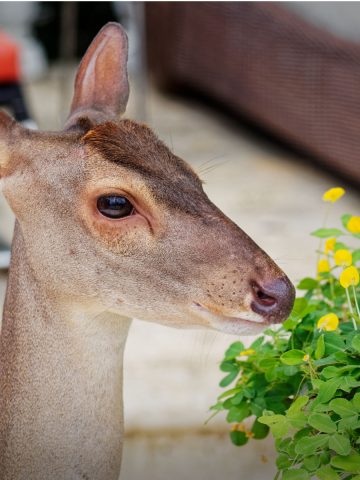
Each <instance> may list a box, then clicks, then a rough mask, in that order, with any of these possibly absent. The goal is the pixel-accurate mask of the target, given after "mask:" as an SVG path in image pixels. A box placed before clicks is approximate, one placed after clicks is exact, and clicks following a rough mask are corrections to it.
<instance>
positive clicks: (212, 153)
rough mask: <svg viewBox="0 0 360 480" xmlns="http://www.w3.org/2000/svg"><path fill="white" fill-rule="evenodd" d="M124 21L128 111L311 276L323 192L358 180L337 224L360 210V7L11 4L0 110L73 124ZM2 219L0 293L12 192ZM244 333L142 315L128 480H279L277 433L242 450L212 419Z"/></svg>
mask: <svg viewBox="0 0 360 480" xmlns="http://www.w3.org/2000/svg"><path fill="white" fill-rule="evenodd" d="M111 20H115V21H120V22H121V23H122V24H123V25H124V27H125V28H126V30H127V32H128V35H129V42H130V55H129V71H130V80H131V82H130V83H131V96H130V102H129V107H128V110H127V113H126V116H128V117H131V118H133V119H137V120H140V121H145V122H146V123H148V124H149V125H150V126H151V127H152V128H153V129H154V130H155V131H156V132H157V133H158V135H159V136H160V137H161V138H162V139H163V140H164V141H165V142H166V143H167V144H168V145H169V146H170V147H171V148H172V150H173V151H174V152H176V154H178V155H179V156H181V157H183V158H184V159H185V160H187V161H188V162H190V163H191V164H192V165H193V167H194V168H195V170H196V171H197V172H198V173H199V175H200V176H201V177H202V179H203V180H204V181H205V189H206V191H207V193H208V195H209V196H210V198H211V199H212V200H213V201H214V202H215V203H216V204H217V205H218V206H219V207H220V208H221V209H222V210H223V211H224V212H225V213H226V214H227V215H228V216H230V217H231V218H232V219H233V220H234V221H235V222H236V223H238V224H239V225H240V226H241V227H242V228H243V229H244V230H245V231H246V232H247V233H248V234H249V235H250V236H251V237H253V238H254V240H255V241H256V242H257V243H258V244H259V245H260V246H261V247H262V248H264V249H265V250H266V251H267V252H268V253H269V254H270V255H271V256H272V257H273V258H274V259H275V260H276V261H277V263H278V264H279V265H280V266H281V267H282V268H283V269H284V270H285V271H286V272H287V273H288V275H289V276H290V278H291V279H292V280H293V281H294V282H296V281H297V279H299V278H301V277H302V276H306V275H309V274H310V275H311V274H312V273H313V271H314V268H315V262H316V258H315V249H316V247H317V242H316V240H315V239H314V238H312V237H310V236H309V235H308V233H309V232H311V231H313V230H315V229H316V228H318V227H319V226H320V224H321V223H322V219H323V213H324V212H323V206H322V202H321V195H322V193H323V191H325V190H326V189H328V188H330V187H332V186H343V187H345V189H346V190H347V195H346V196H345V197H344V198H343V199H342V200H341V201H340V203H339V204H336V205H335V206H334V216H333V219H334V222H333V223H334V224H335V222H337V221H338V220H337V214H339V215H340V214H341V213H352V214H353V215H359V211H360V195H359V184H360V135H359V133H360V32H359V28H358V25H359V20H360V3H359V2H211V3H210V2H209V3H208V2H197V3H192V2H179V3H178V2H174V3H173V2H149V3H146V2H145V3H143V2H14V3H12V2H0V105H1V106H2V107H4V108H6V109H7V110H8V111H10V112H11V113H12V114H13V115H14V116H15V118H16V119H17V120H18V121H20V122H22V123H23V124H24V125H26V126H27V127H29V128H36V127H38V128H40V129H46V130H58V129H61V127H62V125H63V123H64V120H65V118H66V116H67V112H68V108H69V105H70V102H71V95H72V88H73V81H74V75H75V72H76V65H77V63H78V61H79V59H80V57H81V55H82V54H83V53H84V51H85V49H86V47H87V46H88V45H89V43H90V41H91V39H92V38H93V37H94V36H95V34H96V33H97V31H98V30H99V29H100V28H101V27H102V26H103V25H104V24H105V23H106V22H107V21H111ZM329 223H331V221H330V222H329ZM0 225H1V228H0V245H1V247H0V268H1V269H2V270H1V273H0V302H1V303H2V301H3V296H4V292H5V288H6V266H7V263H8V257H9V254H8V246H9V244H10V242H11V236H12V228H13V217H12V214H11V212H10V211H9V209H8V208H7V207H6V205H5V202H4V199H3V198H0ZM336 225H337V223H336ZM336 225H334V226H336ZM64 261H66V259H64ZM233 340H236V339H234V338H233V337H229V336H226V335H224V334H220V333H216V332H194V331H189V332H187V331H178V330H171V329H168V328H165V327H160V326H157V325H156V324H150V323H144V322H140V321H135V322H134V324H133V327H132V329H131V333H130V337H129V341H128V345H127V350H126V356H125V418H126V443H125V449H124V463H123V469H122V475H121V478H122V479H123V480H125V479H126V480H135V479H136V480H137V479H140V478H145V477H146V478H152V479H157V480H162V479H165V478H166V479H167V478H169V477H170V476H171V478H172V479H173V480H178V479H182V478H196V479H197V480H202V479H206V480H215V479H219V478H224V477H226V478H227V479H228V480H232V479H234V480H235V479H239V478H240V477H241V478H247V479H248V480H260V479H261V480H262V479H267V478H269V479H270V478H272V476H273V472H274V468H273V462H274V453H273V449H272V440H271V439H269V440H266V441H261V442H260V441H253V442H250V444H248V445H247V446H246V447H242V448H241V449H236V447H233V446H232V445H231V444H230V441H229V439H228V425H227V424H226V423H225V420H224V418H221V415H219V416H218V417H217V418H215V419H214V420H213V421H211V422H210V423H209V424H208V425H204V422H205V420H206V419H207V418H208V416H209V412H208V408H209V406H210V405H211V404H213V403H215V399H216V396H217V395H218V394H219V393H220V391H219V388H218V386H217V385H218V382H219V380H220V379H221V374H220V372H219V371H218V364H219V362H220V360H221V358H222V355H223V352H224V350H225V348H226V347H227V346H228V344H229V343H230V342H231V341H233ZM250 341H251V339H246V342H250ZM240 472H241V473H240Z"/></svg>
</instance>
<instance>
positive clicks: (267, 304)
mask: <svg viewBox="0 0 360 480" xmlns="http://www.w3.org/2000/svg"><path fill="white" fill-rule="evenodd" d="M251 286H252V292H253V300H252V302H251V309H252V310H253V311H254V312H255V313H258V314H260V315H262V316H264V317H265V318H266V319H267V320H268V321H269V322H271V323H280V322H281V321H283V320H285V319H286V318H287V317H288V315H289V313H290V312H291V309H292V306H293V303H294V299H295V289H294V287H293V285H292V283H291V282H290V280H289V279H288V278H287V277H281V278H277V279H276V280H273V281H272V282H269V283H264V284H260V283H259V282H252V285H251Z"/></svg>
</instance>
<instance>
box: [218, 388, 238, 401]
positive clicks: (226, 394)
mask: <svg viewBox="0 0 360 480" xmlns="http://www.w3.org/2000/svg"><path fill="white" fill-rule="evenodd" d="M239 391H240V388H239V387H237V388H231V389H230V390H226V392H224V393H222V394H221V395H219V396H218V400H222V399H223V398H227V397H231V395H235V394H236V393H238V392H239Z"/></svg>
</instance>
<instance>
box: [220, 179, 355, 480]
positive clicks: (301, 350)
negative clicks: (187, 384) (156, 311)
mask: <svg viewBox="0 0 360 480" xmlns="http://www.w3.org/2000/svg"><path fill="white" fill-rule="evenodd" d="M343 193H344V190H343V189H341V188H334V189H330V190H329V191H328V192H326V193H325V194H324V196H323V199H324V200H325V201H327V202H330V204H331V203H334V202H335V201H337V200H338V199H339V198H340V197H341V196H342V195H343ZM342 224H343V228H341V229H338V228H325V227H324V228H321V229H319V230H316V231H315V232H313V234H312V235H314V236H315V237H318V238H319V239H320V246H319V250H318V268H317V274H316V275H315V277H314V278H313V277H307V278H304V279H303V280H301V281H300V283H299V284H298V285H297V288H298V290H300V291H303V292H304V295H303V296H302V297H300V298H297V299H296V301H295V304H294V308H293V310H292V313H291V315H290V317H289V318H288V319H287V320H286V321H285V322H284V323H283V324H282V325H281V326H275V327H274V328H269V329H267V330H266V331H265V332H264V335H263V336H261V337H259V338H257V339H256V340H255V341H254V342H253V343H252V344H251V345H250V347H249V348H245V346H244V345H243V343H242V342H240V341H237V342H235V343H233V344H232V345H230V347H229V348H228V350H227V351H226V353H225V358H224V359H223V361H222V363H221V365H220V369H221V370H222V371H223V372H226V376H225V377H224V378H223V379H222V381H221V382H220V386H221V387H224V388H227V387H229V386H231V385H232V387H231V388H230V389H228V390H226V391H225V392H224V393H222V394H221V395H220V396H219V397H218V401H217V403H216V404H215V405H214V406H213V407H211V409H212V410H213V411H214V414H215V413H218V412H219V411H226V412H227V417H226V419H227V421H228V422H229V423H230V424H232V428H231V432H230V437H231V440H232V442H233V443H234V444H235V445H238V446H241V445H244V444H246V443H247V442H248V441H249V440H250V439H251V438H254V439H261V438H264V437H266V436H267V434H268V432H269V431H270V432H271V433H272V435H273V436H274V438H275V444H276V450H277V453H278V457H277V460H276V464H277V468H278V472H277V475H276V479H279V478H281V479H283V480H306V479H310V478H315V477H316V478H319V479H321V480H336V479H352V480H360V419H359V415H360V312H359V300H360V298H359V293H360V292H359V287H358V284H359V272H358V270H357V268H356V264H357V263H359V262H360V249H356V248H353V247H351V246H350V245H349V244H351V243H356V242H357V240H359V239H360V217H356V216H351V215H343V216H342ZM324 239H326V241H325V245H324V246H323V242H324ZM345 242H346V243H345ZM324 247H325V248H324ZM246 419H248V420H246ZM244 420H246V422H245V423H246V424H249V421H251V427H250V428H249V427H248V426H245V425H244V424H243V423H242V422H243V421H244Z"/></svg>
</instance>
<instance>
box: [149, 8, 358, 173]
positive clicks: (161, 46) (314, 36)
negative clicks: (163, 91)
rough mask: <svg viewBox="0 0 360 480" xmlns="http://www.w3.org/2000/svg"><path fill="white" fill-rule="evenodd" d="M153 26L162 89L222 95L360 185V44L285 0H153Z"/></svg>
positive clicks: (153, 56)
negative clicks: (317, 23)
mask: <svg viewBox="0 0 360 480" xmlns="http://www.w3.org/2000/svg"><path fill="white" fill-rule="evenodd" d="M295 3H296V2H295ZM298 3H303V2H298ZM309 3H310V4H311V3H314V4H316V3H317V2H309ZM325 3H327V2H325ZM344 3H349V2H344ZM355 3H356V2H355ZM349 8H350V7H349ZM146 25H147V40H148V43H147V45H148V59H149V65H150V68H151V70H152V72H153V73H154V76H155V79H156V81H157V82H158V84H159V85H160V86H162V87H165V88H171V89H173V90H175V89H184V88H192V89H195V90H196V91H198V92H201V93H203V94H205V95H207V96H210V97H212V98H214V99H216V100H218V101H221V102H222V103H223V104H225V105H226V106H228V107H230V108H231V109H232V110H233V111H235V112H238V113H240V114H242V115H243V114H245V115H247V116H248V118H250V119H251V120H252V121H254V122H256V123H257V124H259V125H261V126H262V127H265V128H266V129H267V130H269V131H271V132H272V133H274V134H275V135H276V136H278V137H280V138H281V139H283V140H284V141H286V142H288V143H291V144H292V145H294V146H295V147H297V148H300V149H302V150H305V151H307V152H309V153H310V154H311V155H313V156H314V157H316V158H318V159H319V160H320V161H322V162H323V163H325V164H326V165H328V166H329V167H331V168H332V169H334V170H336V171H338V172H340V173H341V174H342V175H344V176H346V177H347V178H349V179H351V180H352V181H355V182H357V183H360V41H359V42H355V41H349V40H348V39H344V38H340V37H337V36H335V35H334V34H333V33H331V31H329V30H327V29H326V27H325V26H322V28H319V27H318V26H315V25H313V24H312V23H310V22H308V21H307V20H305V18H301V17H300V16H298V15H297V14H295V13H293V12H290V11H289V10H287V8H286V5H283V4H281V3H278V2H211V3H210V2H194V3H192V2H171V3H170V2H164V3H162V2H147V3H146Z"/></svg>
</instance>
